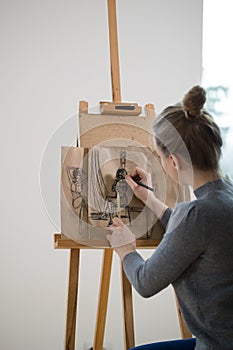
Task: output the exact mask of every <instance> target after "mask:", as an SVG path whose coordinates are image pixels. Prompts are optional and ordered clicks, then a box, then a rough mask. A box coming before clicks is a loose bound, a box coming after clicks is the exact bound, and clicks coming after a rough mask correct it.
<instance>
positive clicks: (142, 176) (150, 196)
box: [125, 167, 168, 219]
mask: <svg viewBox="0 0 233 350" xmlns="http://www.w3.org/2000/svg"><path fill="white" fill-rule="evenodd" d="M134 178H136V179H137V180H138V181H141V182H143V183H144V184H145V185H147V186H149V187H152V181H151V174H149V173H147V172H146V171H144V170H143V169H141V168H139V167H136V168H135V169H134V171H133V173H132V174H131V176H129V175H126V176H125V180H126V182H127V183H128V185H129V186H130V187H131V189H132V191H133V192H134V194H135V196H136V197H138V198H139V199H140V200H141V201H142V202H143V203H144V204H145V205H146V206H147V207H149V208H150V209H151V210H152V211H153V212H154V213H155V215H156V216H157V218H159V219H160V218H161V217H162V215H163V213H164V212H165V210H166V209H167V208H168V206H167V205H166V204H165V203H163V202H161V201H160V200H159V199H158V198H157V197H156V196H155V194H154V192H152V191H150V190H148V189H147V188H145V187H142V186H140V185H138V184H137V183H136V182H135V181H134V180H133V179H134Z"/></svg>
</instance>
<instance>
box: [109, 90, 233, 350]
mask: <svg viewBox="0 0 233 350" xmlns="http://www.w3.org/2000/svg"><path fill="white" fill-rule="evenodd" d="M205 100H206V97H205V91H204V89H202V88H201V87H200V86H195V87H193V88H192V89H191V90H190V91H189V92H188V93H187V94H186V95H185V97H184V99H183V103H182V104H177V105H175V106H171V107H168V108H166V109H165V110H164V111H163V112H162V113H161V115H160V116H159V118H158V119H156V120H155V122H154V125H153V131H154V135H155V149H156V151H157V154H158V156H159V157H160V160H161V164H162V166H163V168H164V170H165V172H166V173H167V174H168V175H170V176H171V177H172V178H173V179H174V180H175V181H177V182H178V183H179V184H182V185H184V184H185V185H191V186H192V187H193V190H194V194H195V197H196V198H195V199H194V200H192V201H190V202H186V203H179V204H177V205H176V207H175V208H174V209H171V208H168V207H167V206H166V205H164V204H163V203H162V202H161V201H159V199H157V198H156V197H155V196H154V194H153V192H151V191H148V190H147V189H145V188H144V187H141V186H138V184H137V183H136V182H134V181H133V178H132V177H134V176H135V175H138V176H140V179H141V181H142V182H144V183H146V184H148V185H150V176H149V174H147V173H145V172H144V171H143V170H142V169H140V168H136V169H135V173H134V174H132V177H129V176H126V181H127V183H128V185H129V186H130V187H131V188H132V190H133V191H134V194H135V195H136V196H137V197H138V198H139V199H141V200H142V201H143V202H144V203H145V204H146V205H147V206H149V207H150V208H151V209H152V210H153V211H154V212H155V214H156V215H157V217H158V218H159V220H160V222H161V224H162V225H163V227H164V228H165V235H164V237H163V239H162V241H161V243H160V244H159V246H158V248H157V249H156V250H155V251H154V253H153V254H152V256H151V257H150V258H148V259H147V260H146V261H145V260H144V259H143V258H142V257H141V256H140V255H139V254H138V253H137V252H136V244H135V237H134V235H133V233H131V231H130V230H129V228H128V227H127V226H124V225H123V223H122V221H121V220H120V219H118V218H115V219H114V221H113V225H112V226H111V228H110V230H111V231H112V233H111V234H109V235H108V236H107V238H108V240H109V242H110V245H111V246H112V247H113V248H114V249H115V251H116V252H117V253H118V255H119V257H120V259H121V260H122V263H123V268H124V271H125V273H126V275H127V277H128V279H129V281H130V283H132V285H133V286H134V288H135V289H136V290H137V291H138V293H139V294H140V295H142V296H144V297H150V296H152V295H155V294H156V293H158V292H160V291H161V290H162V289H164V288H166V287H167V286H168V285H169V284H172V285H173V287H174V289H175V292H176V295H177V298H178V301H179V304H180V308H181V310H182V313H183V316H184V318H185V320H186V323H187V325H188V327H189V329H190V331H191V332H192V334H193V335H194V337H195V338H193V339H190V340H188V341H187V340H186V341H182V340H180V341H175V342H169V343H170V347H169V344H168V343H167V346H166V347H163V345H162V344H157V345H156V344H153V345H151V347H149V346H148V347H145V349H194V348H195V349H196V350H205V349H213V350H230V349H231V350H232V349H233V184H232V183H231V182H230V181H229V180H227V179H225V178H224V177H223V176H222V174H221V172H220V169H219V159H220V156H221V146H222V139H221V134H220V130H219V128H218V126H217V125H216V124H215V122H214V121H213V118H212V117H211V116H210V114H209V113H208V112H207V111H206V110H204V109H203V106H204V103H205ZM184 344H185V347H184ZM164 345H165V343H164ZM161 346H162V347H161Z"/></svg>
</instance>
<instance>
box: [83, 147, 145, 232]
mask: <svg viewBox="0 0 233 350" xmlns="http://www.w3.org/2000/svg"><path fill="white" fill-rule="evenodd" d="M99 152H100V150H99V149H98V148H96V149H94V150H93V151H92V152H91V155H90V162H89V164H90V166H91V169H90V174H91V176H90V193H92V194H93V195H94V196H93V197H92V203H91V207H92V208H94V210H91V212H90V219H91V220H103V221H107V226H109V225H111V224H112V219H113V218H114V217H115V216H118V217H120V218H121V219H125V220H126V222H127V223H129V224H130V223H131V216H132V212H134V213H140V212H141V211H142V209H143V206H132V205H130V201H131V199H132V197H133V194H132V191H131V189H130V188H129V186H128V184H127V183H126V181H125V175H126V174H127V170H126V151H125V150H121V151H120V152H119V155H118V159H115V160H114V161H113V162H112V166H111V168H113V167H114V166H116V165H117V163H118V164H119V166H118V168H117V169H116V171H115V173H114V175H111V174H109V173H104V169H101V164H100V160H99V159H100V153H99ZM102 152H103V150H102ZM103 168H104V167H103ZM111 173H112V174H113V172H112V170H111ZM107 182H108V183H107ZM107 185H108V186H107ZM105 226H106V225H105Z"/></svg>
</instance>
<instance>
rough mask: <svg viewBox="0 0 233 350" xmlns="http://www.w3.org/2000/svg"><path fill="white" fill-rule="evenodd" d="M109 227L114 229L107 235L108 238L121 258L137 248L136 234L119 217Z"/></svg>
mask: <svg viewBox="0 0 233 350" xmlns="http://www.w3.org/2000/svg"><path fill="white" fill-rule="evenodd" d="M108 229H109V230H110V231H112V234H109V235H107V236H106V238H107V240H108V241H109V243H110V246H111V247H112V248H114V250H115V252H116V253H117V254H118V255H119V257H120V259H121V260H123V258H124V256H125V255H126V254H128V253H131V252H134V251H135V250H136V239H135V235H134V234H133V233H132V232H131V231H130V229H129V228H128V226H126V225H125V224H124V223H123V222H122V221H121V220H120V219H119V218H117V217H115V218H114V219H113V225H111V226H110V227H108Z"/></svg>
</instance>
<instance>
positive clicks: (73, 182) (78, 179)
mask: <svg viewBox="0 0 233 350" xmlns="http://www.w3.org/2000/svg"><path fill="white" fill-rule="evenodd" d="M66 172H67V176H68V179H69V183H70V192H71V195H72V207H73V208H74V209H78V208H79V207H80V205H81V199H82V187H81V183H82V169H81V168H76V167H69V166H67V167H66Z"/></svg>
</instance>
